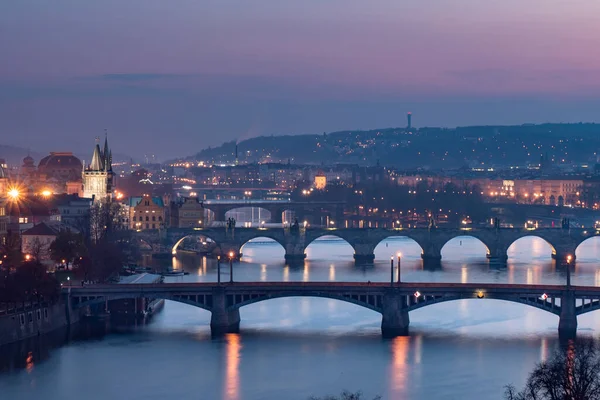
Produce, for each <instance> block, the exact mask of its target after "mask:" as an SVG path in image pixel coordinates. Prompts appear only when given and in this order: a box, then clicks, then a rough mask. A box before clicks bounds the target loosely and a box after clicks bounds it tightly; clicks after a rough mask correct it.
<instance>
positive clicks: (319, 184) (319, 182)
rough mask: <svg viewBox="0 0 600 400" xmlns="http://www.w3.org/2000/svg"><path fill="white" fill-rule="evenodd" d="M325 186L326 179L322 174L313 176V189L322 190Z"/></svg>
mask: <svg viewBox="0 0 600 400" xmlns="http://www.w3.org/2000/svg"><path fill="white" fill-rule="evenodd" d="M325 186H327V177H326V176H325V175H324V174H317V175H315V189H317V190H323V189H325Z"/></svg>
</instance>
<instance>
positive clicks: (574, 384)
mask: <svg viewBox="0 0 600 400" xmlns="http://www.w3.org/2000/svg"><path fill="white" fill-rule="evenodd" d="M505 398H506V399H507V400H593V399H600V351H599V349H598V347H597V346H596V345H595V344H594V343H593V342H591V341H585V342H578V343H577V344H575V343H570V344H569V346H567V347H566V348H565V349H563V350H562V351H558V352H556V353H555V354H554V355H553V356H552V358H550V359H549V360H548V361H545V362H541V363H539V364H538V365H537V366H536V367H535V368H534V370H533V372H531V375H529V378H528V379H527V383H526V384H525V387H524V388H523V390H521V391H520V392H517V391H516V389H515V388H514V386H512V385H509V386H507V387H506V391H505Z"/></svg>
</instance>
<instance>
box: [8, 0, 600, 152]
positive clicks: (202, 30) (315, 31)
mask: <svg viewBox="0 0 600 400" xmlns="http://www.w3.org/2000/svg"><path fill="white" fill-rule="evenodd" d="M119 5H120V6H118V7H117V3H116V2H114V1H107V2H102V3H98V4H73V3H71V2H68V1H58V2H55V3H53V6H52V7H51V8H50V7H43V6H39V5H35V4H34V3H31V2H19V3H11V4H3V5H2V6H0V11H1V12H0V26H2V30H3V32H4V33H6V34H5V35H3V36H4V37H10V38H11V40H4V41H0V51H2V53H3V54H4V55H5V57H7V59H10V60H11V62H10V63H3V65H1V66H0V88H2V91H1V94H0V105H1V106H2V107H0V110H1V111H0V121H1V122H0V132H2V140H0V142H1V143H2V144H10V145H18V146H22V147H32V146H31V142H32V139H33V141H35V143H36V145H37V146H39V148H40V150H52V149H54V150H56V149H55V148H53V147H55V146H53V145H54V144H55V143H56V142H57V141H64V142H68V143H70V144H71V146H70V147H73V148H75V149H77V151H79V149H84V150H85V149H87V148H88V146H89V143H90V138H93V137H94V136H96V135H98V133H101V132H102V130H103V129H105V128H107V129H108V130H109V134H110V135H111V140H113V143H114V145H115V147H116V148H132V149H135V151H134V153H135V154H134V155H139V154H157V155H158V157H159V158H160V159H166V158H169V157H173V156H179V155H182V149H183V148H186V149H191V151H190V153H194V152H196V151H199V150H201V149H202V148H205V147H207V146H215V145H219V144H221V143H222V142H223V141H226V140H235V139H241V140H243V139H246V138H250V137H254V136H259V135H271V134H274V135H278V134H301V133H320V132H323V131H327V132H330V131H337V130H344V129H370V128H376V127H386V126H404V125H405V123H406V117H405V116H406V112H407V111H412V112H413V115H414V117H413V125H414V126H417V127H418V126H448V127H453V126H458V125H476V124H520V123H525V122H546V121H548V122H579V121H590V122H594V121H598V118H597V111H596V110H597V109H598V107H599V106H600V98H599V97H598V96H597V95H596V94H595V92H597V89H598V87H599V86H600V72H599V71H600V56H598V55H597V54H596V53H594V52H588V51H587V49H589V48H594V47H595V46H596V45H597V44H600V43H599V42H600V39H598V37H599V36H598V35H596V34H595V33H596V31H597V28H596V27H595V22H596V21H594V18H593V16H594V15H598V12H600V5H598V4H595V3H591V2H585V1H579V2H577V4H576V5H574V4H566V3H563V2H560V1H557V0H552V1H541V0H534V1H530V2H527V3H526V4H522V3H521V2H517V1H514V0H511V1H505V2H502V3H499V2H498V3H486V4H482V3H480V2H475V1H472V0H460V1H455V2H452V4H449V3H447V2H444V1H431V2H429V3H428V4H426V5H423V4H420V3H417V2H408V3H405V4H396V3H395V2H391V1H378V2H375V3H370V6H369V7H365V5H364V4H362V3H360V2H348V1H345V2H341V1H330V2H327V3H321V2H314V1H313V2H310V4H307V3H306V2H304V3H302V4H297V5H294V4H288V5H285V6H283V5H281V4H278V3H276V2H274V1H270V0H263V1H258V2H252V3H247V2H240V1H235V2H229V3H226V4H223V3H213V2H208V3H207V2H202V3H195V2H182V3H179V4H178V5H177V7H173V6H170V5H167V4H166V3H162V2H150V3H148V2H144V3H143V6H142V2H139V1H129V2H127V3H125V4H122V3H119ZM558 50H560V51H558Z"/></svg>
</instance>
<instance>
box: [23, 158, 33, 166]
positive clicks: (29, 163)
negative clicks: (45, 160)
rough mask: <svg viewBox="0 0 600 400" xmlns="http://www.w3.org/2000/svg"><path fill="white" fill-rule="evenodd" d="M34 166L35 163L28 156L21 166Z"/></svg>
mask: <svg viewBox="0 0 600 400" xmlns="http://www.w3.org/2000/svg"><path fill="white" fill-rule="evenodd" d="M34 164H35V161H34V160H33V158H32V157H31V156H29V155H28V156H27V157H25V158H24V159H23V165H26V166H28V167H29V166H33V165H34Z"/></svg>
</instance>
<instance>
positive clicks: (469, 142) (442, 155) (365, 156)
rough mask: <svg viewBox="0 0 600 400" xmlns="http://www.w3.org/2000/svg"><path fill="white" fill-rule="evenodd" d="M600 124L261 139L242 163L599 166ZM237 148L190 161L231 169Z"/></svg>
mask: <svg viewBox="0 0 600 400" xmlns="http://www.w3.org/2000/svg"><path fill="white" fill-rule="evenodd" d="M599 148H600V124H591V123H586V124H583V123H581V124H541V125H532V124H527V125H519V126H471V127H458V128H453V129H446V128H419V129H413V130H411V131H408V130H407V129H405V128H385V129H374V130H370V131H341V132H333V133H328V134H321V135H297V136H285V135H283V136H261V137H256V138H252V139H248V140H244V141H241V142H240V143H238V158H239V161H240V162H241V163H252V162H288V160H289V161H290V162H294V163H302V164H321V163H326V164H333V163H356V164H362V165H373V164H375V163H377V162H380V163H381V164H382V165H388V166H395V167H401V168H414V167H425V168H456V167H462V166H465V165H468V166H476V165H482V166H487V167H493V166H509V165H523V164H527V163H538V162H539V160H540V157H541V156H548V157H549V158H550V159H552V160H553V161H554V162H555V163H556V164H569V163H582V162H595V157H596V150H597V149H599ZM234 154H235V142H227V143H224V144H223V145H221V146H219V147H215V148H208V149H204V150H202V151H200V152H199V153H197V154H196V155H195V156H192V157H187V158H186V160H188V161H192V160H193V161H205V162H209V163H210V162H214V163H217V164H219V163H231V162H233V161H234V158H235V156H234Z"/></svg>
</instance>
